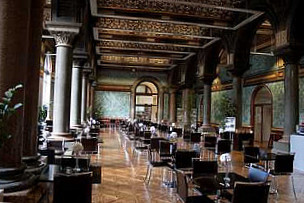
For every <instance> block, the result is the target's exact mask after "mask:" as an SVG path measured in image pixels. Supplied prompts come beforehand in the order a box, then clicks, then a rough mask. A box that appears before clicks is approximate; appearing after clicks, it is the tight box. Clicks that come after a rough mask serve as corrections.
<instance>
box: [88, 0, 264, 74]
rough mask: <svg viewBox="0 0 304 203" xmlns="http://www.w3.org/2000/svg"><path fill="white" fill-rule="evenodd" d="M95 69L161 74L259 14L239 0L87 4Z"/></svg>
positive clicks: (111, 0)
mask: <svg viewBox="0 0 304 203" xmlns="http://www.w3.org/2000/svg"><path fill="white" fill-rule="evenodd" d="M90 6H91V14H92V16H93V18H95V19H96V20H95V23H94V25H93V33H94V40H95V42H96V43H95V45H96V53H97V54H98V55H99V56H98V60H97V62H98V65H99V66H100V67H101V68H119V69H124V68H127V69H130V68H131V69H143V70H147V71H166V70H171V69H172V68H174V67H176V66H177V65H178V64H179V63H183V62H186V61H187V60H188V59H189V58H191V57H192V56H193V55H195V54H196V53H198V51H199V50H200V49H204V48H206V47H208V46H211V45H212V44H213V43H214V42H216V41H218V40H219V39H220V37H221V31H222V30H228V31H229V30H230V31H235V30H237V29H238V28H240V27H242V26H244V25H245V24H247V23H249V22H251V21H253V20H254V19H256V18H258V17H259V16H261V15H262V13H261V12H257V11H252V10H248V9H246V3H245V1H244V0H91V1H90Z"/></svg>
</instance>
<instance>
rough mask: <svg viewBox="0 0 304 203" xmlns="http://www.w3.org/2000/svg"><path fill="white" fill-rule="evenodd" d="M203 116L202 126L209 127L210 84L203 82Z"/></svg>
mask: <svg viewBox="0 0 304 203" xmlns="http://www.w3.org/2000/svg"><path fill="white" fill-rule="evenodd" d="M203 102H204V103H203V105H204V115H203V125H204V126H209V125H210V124H211V82H204V97H203Z"/></svg>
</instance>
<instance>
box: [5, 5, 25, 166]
mask: <svg viewBox="0 0 304 203" xmlns="http://www.w3.org/2000/svg"><path fill="white" fill-rule="evenodd" d="M29 19H30V1H29V0H16V1H10V0H3V1H1V2H0V97H1V98H2V96H3V95H4V92H5V91H7V89H8V88H11V87H14V86H16V85H17V84H24V75H25V73H26V71H27V66H28V41H27V39H28V32H29V27H28V26H29V23H28V22H29ZM23 99H24V89H23V90H21V91H18V92H17V94H16V95H15V97H14V100H13V103H19V102H21V103H23ZM23 113H24V108H23V107H22V108H19V109H18V110H17V112H16V113H15V114H14V116H13V117H11V118H10V121H9V123H8V125H9V127H8V128H9V131H10V133H11V135H12V137H11V138H10V139H9V140H7V141H5V143H4V146H3V147H2V148H0V168H2V167H13V168H18V167H21V155H22V141H23Z"/></svg>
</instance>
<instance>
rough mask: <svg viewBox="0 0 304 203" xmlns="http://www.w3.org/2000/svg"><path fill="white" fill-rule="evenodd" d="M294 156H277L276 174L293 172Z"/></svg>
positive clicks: (275, 163)
mask: <svg viewBox="0 0 304 203" xmlns="http://www.w3.org/2000/svg"><path fill="white" fill-rule="evenodd" d="M293 160H294V154H277V155H276V158H275V162H274V172H275V173H292V172H293Z"/></svg>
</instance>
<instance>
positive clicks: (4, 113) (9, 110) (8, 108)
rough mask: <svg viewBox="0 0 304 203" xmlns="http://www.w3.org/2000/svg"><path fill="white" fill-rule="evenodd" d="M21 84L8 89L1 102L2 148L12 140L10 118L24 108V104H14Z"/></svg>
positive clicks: (0, 144)
mask: <svg viewBox="0 0 304 203" xmlns="http://www.w3.org/2000/svg"><path fill="white" fill-rule="evenodd" d="M22 87H23V86H22V85H21V84H19V85H16V86H15V87H13V88H10V89H8V90H7V91H6V92H5V93H4V97H2V99H1V100H0V148H1V147H2V146H3V144H4V142H5V141H6V140H8V139H10V138H11V134H10V132H9V130H8V128H7V126H8V122H9V118H10V117H11V116H12V115H13V114H14V113H15V112H16V110H17V109H19V108H20V107H22V103H17V104H12V99H13V97H14V95H15V93H16V91H17V90H19V89H21V88H22Z"/></svg>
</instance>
